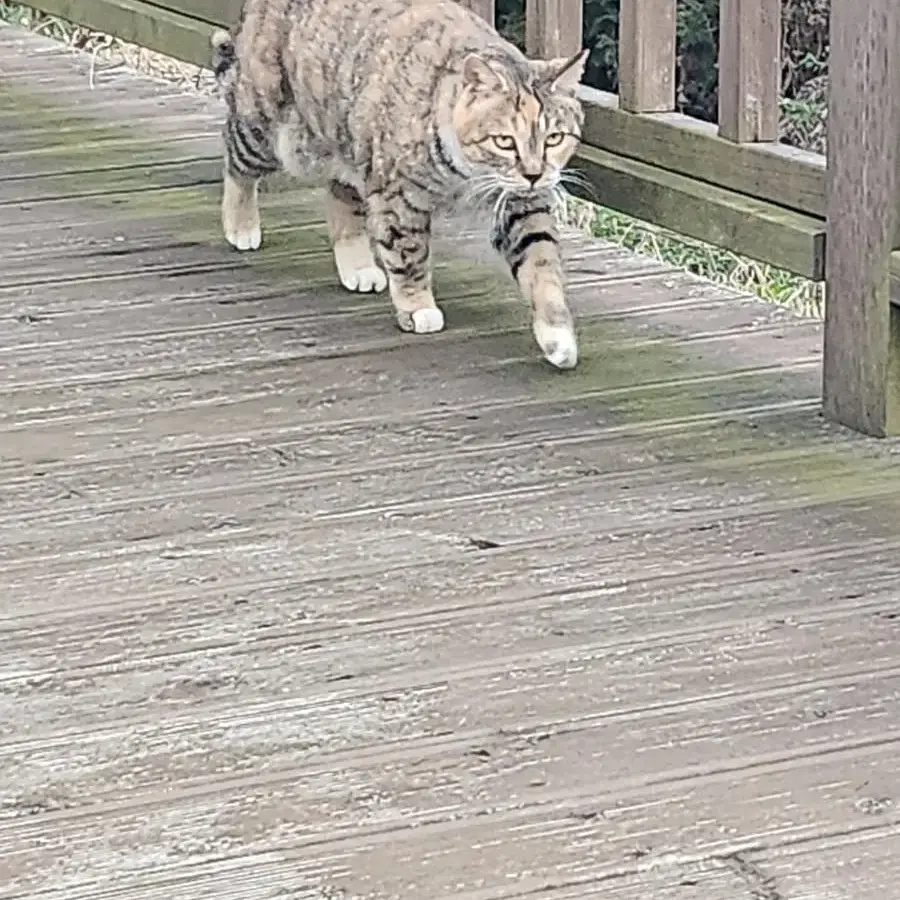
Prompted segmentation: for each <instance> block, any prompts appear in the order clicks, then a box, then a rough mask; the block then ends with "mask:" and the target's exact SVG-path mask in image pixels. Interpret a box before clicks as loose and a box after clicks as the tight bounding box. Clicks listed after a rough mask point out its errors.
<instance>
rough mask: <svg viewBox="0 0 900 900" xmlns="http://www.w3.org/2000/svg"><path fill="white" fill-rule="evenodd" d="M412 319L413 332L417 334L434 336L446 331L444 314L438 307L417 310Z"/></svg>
mask: <svg viewBox="0 0 900 900" xmlns="http://www.w3.org/2000/svg"><path fill="white" fill-rule="evenodd" d="M410 319H411V321H412V330H413V331H414V332H415V333H416V334H433V333H434V332H435V331H443V330H444V314H443V313H442V312H441V311H440V310H439V309H438V308H437V307H436V306H428V307H426V308H425V309H417V310H416V311H415V312H414V313H413V314H412V315H411V316H410Z"/></svg>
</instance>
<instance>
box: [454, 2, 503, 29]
mask: <svg viewBox="0 0 900 900" xmlns="http://www.w3.org/2000/svg"><path fill="white" fill-rule="evenodd" d="M460 2H461V3H462V5H463V6H466V7H468V8H469V9H471V10H472V12H474V13H478V15H479V16H481V18H482V19H485V20H486V21H488V22H490V23H491V25H493V24H494V23H495V22H496V21H497V20H496V18H495V17H496V14H497V13H496V9H495V2H494V0H460Z"/></svg>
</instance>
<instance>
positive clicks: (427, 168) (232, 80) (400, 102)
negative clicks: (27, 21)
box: [213, 0, 587, 368]
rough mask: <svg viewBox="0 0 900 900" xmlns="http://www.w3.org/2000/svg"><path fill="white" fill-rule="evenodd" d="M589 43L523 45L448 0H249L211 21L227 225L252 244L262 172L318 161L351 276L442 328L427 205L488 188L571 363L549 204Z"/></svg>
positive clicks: (516, 260) (402, 311)
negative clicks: (568, 54) (217, 28)
mask: <svg viewBox="0 0 900 900" xmlns="http://www.w3.org/2000/svg"><path fill="white" fill-rule="evenodd" d="M586 55H587V54H586V53H582V54H579V55H578V56H577V57H575V58H573V59H557V60H550V61H534V60H527V59H526V58H525V57H524V56H523V55H522V54H521V53H520V52H519V51H518V50H517V49H516V48H515V47H514V46H513V45H511V44H510V43H508V42H507V41H505V40H504V39H503V38H501V37H500V36H499V35H498V34H497V32H496V31H495V30H494V29H493V28H491V27H490V26H489V25H488V24H487V23H486V22H484V21H483V20H482V19H480V18H478V17H477V16H475V15H474V14H473V13H471V12H469V11H468V10H466V9H464V8H463V7H461V6H459V5H457V4H456V3H454V2H452V0H245V6H244V9H243V12H242V16H241V21H240V22H239V23H238V24H236V25H235V27H234V28H233V29H232V30H231V31H230V32H224V31H222V32H217V33H216V35H215V36H214V37H213V67H214V70H215V72H216V76H217V78H218V79H219V82H220V84H221V85H222V87H223V89H224V94H225V97H226V102H227V109H228V112H227V119H226V123H225V127H224V136H225V176H224V191H223V202H222V221H223V227H224V230H225V235H226V237H227V239H228V240H229V241H230V242H231V243H232V244H233V245H234V246H235V247H237V248H238V249H241V250H255V249H256V248H257V247H259V245H260V242H261V240H262V234H261V228H260V220H259V210H258V204H257V187H258V184H259V181H260V179H262V178H264V177H265V176H266V175H268V174H270V173H272V172H275V171H277V170H279V169H283V170H285V171H287V172H288V173H290V174H294V175H297V176H302V177H309V176H310V175H320V176H321V178H322V180H323V183H324V184H325V185H326V186H327V191H326V214H327V219H328V224H329V229H330V232H331V237H332V242H333V246H334V256H335V263H336V266H337V270H338V276H339V278H340V280H341V282H342V284H343V285H344V286H345V287H347V288H349V289H350V290H356V291H381V290H384V289H385V288H389V290H390V296H391V300H392V301H393V304H394V308H395V312H396V316H397V321H398V323H399V325H400V327H401V328H403V329H404V330H407V331H415V332H420V333H421V332H429V331H439V330H440V329H442V328H443V325H444V320H443V315H442V313H441V311H440V309H439V308H438V306H437V304H436V303H435V299H434V295H433V293H432V284H431V250H430V244H431V223H432V218H433V216H434V215H435V214H436V213H438V212H439V211H442V210H444V209H446V208H448V207H450V206H452V205H454V204H455V205H459V204H476V203H477V204H490V205H491V207H492V209H493V211H494V219H495V224H494V232H493V244H494V247H495V248H496V250H497V251H498V252H499V253H501V254H502V255H503V256H504V257H505V259H506V261H507V262H508V264H509V267H510V270H511V272H512V274H513V276H514V278H515V279H516V281H517V282H518V284H519V286H520V288H521V290H522V293H523V295H524V296H525V298H526V299H527V300H528V301H529V302H530V304H531V306H532V309H533V322H534V333H535V337H536V338H537V341H538V343H539V344H540V346H541V348H542V350H543V352H544V355H545V356H546V357H547V359H548V360H550V362H552V363H553V364H554V365H556V366H558V367H560V368H570V367H571V366H574V365H575V363H576V361H577V345H576V340H575V331H574V324H573V321H572V316H571V313H570V312H569V309H568V306H567V304H566V300H565V296H564V285H563V274H562V266H561V263H560V257H559V249H558V236H557V233H556V228H555V225H554V221H553V217H552V215H551V213H550V209H551V205H552V203H553V198H554V193H555V192H556V191H558V189H559V184H560V179H561V175H562V171H563V167H564V166H565V165H566V164H567V163H568V161H569V159H570V157H571V155H572V153H573V152H574V150H575V148H576V147H577V145H578V140H579V138H580V133H581V125H582V120H583V114H582V111H581V106H580V104H579V102H578V100H577V98H576V89H577V85H578V81H579V79H580V77H581V73H582V71H583V67H584V63H585V59H586ZM373 251H374V252H373Z"/></svg>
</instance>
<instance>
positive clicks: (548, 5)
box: [525, 0, 583, 59]
mask: <svg viewBox="0 0 900 900" xmlns="http://www.w3.org/2000/svg"><path fill="white" fill-rule="evenodd" d="M582 4H583V0H525V52H526V53H527V54H528V55H529V56H530V57H533V58H534V59H555V58H556V57H559V56H574V55H575V54H576V53H577V52H578V51H579V50H580V49H581V48H582V46H583V44H582V21H583V19H582Z"/></svg>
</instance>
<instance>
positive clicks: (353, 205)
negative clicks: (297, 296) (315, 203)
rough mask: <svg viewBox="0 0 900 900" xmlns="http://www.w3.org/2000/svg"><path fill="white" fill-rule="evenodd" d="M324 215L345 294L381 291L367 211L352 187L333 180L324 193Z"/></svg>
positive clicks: (383, 284) (381, 275) (382, 284)
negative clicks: (369, 233)
mask: <svg viewBox="0 0 900 900" xmlns="http://www.w3.org/2000/svg"><path fill="white" fill-rule="evenodd" d="M325 214H326V218H327V219H328V231H329V233H330V234H331V246H332V248H333V250H334V263H335V265H336V266H337V270H338V278H340V280H341V284H342V285H343V286H344V287H345V288H347V290H348V291H359V292H360V293H369V292H371V291H383V290H384V289H385V288H386V287H387V278H386V277H385V274H384V272H382V271H381V269H379V268H378V265H377V264H376V262H375V258H374V257H373V256H372V248H371V246H370V244H369V236H368V234H367V233H366V209H365V204H364V203H363V200H362V197H360V195H359V192H358V191H357V190H356V188H354V187H353V186H351V185H349V184H347V183H345V182H343V181H338V180H337V179H333V180H332V181H330V182H329V183H328V187H327V190H326V193H325Z"/></svg>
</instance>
